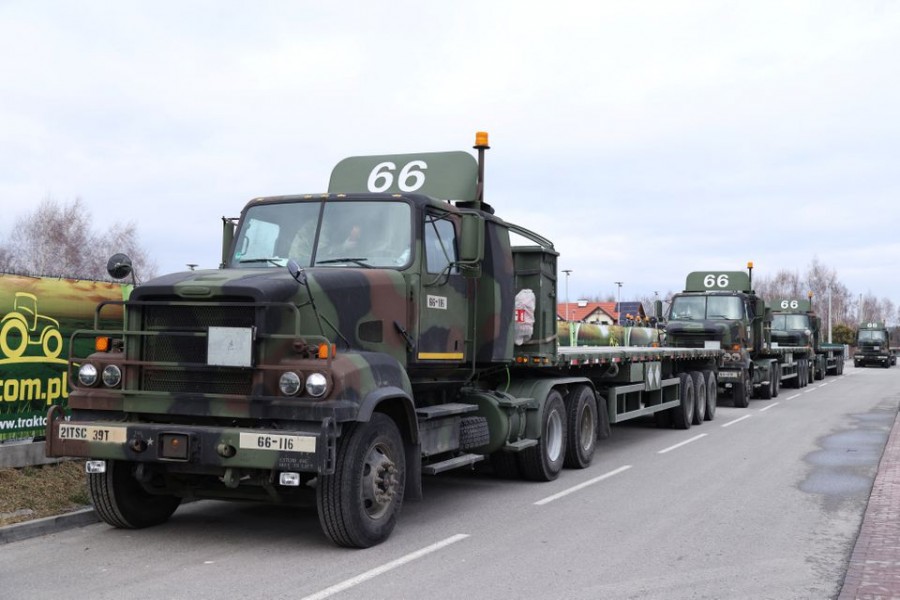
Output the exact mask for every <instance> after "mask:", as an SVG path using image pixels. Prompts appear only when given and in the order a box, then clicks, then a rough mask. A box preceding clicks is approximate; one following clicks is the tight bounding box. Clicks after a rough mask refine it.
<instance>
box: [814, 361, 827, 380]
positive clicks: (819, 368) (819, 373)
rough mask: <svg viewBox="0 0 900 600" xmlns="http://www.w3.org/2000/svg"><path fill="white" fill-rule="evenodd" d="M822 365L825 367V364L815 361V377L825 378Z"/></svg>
mask: <svg viewBox="0 0 900 600" xmlns="http://www.w3.org/2000/svg"><path fill="white" fill-rule="evenodd" d="M824 367H825V365H823V364H822V363H821V362H819V361H816V374H815V378H816V379H825V368H824Z"/></svg>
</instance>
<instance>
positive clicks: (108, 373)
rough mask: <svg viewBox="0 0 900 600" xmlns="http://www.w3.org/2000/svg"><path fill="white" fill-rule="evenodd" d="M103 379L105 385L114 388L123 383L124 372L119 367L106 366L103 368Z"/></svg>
mask: <svg viewBox="0 0 900 600" xmlns="http://www.w3.org/2000/svg"><path fill="white" fill-rule="evenodd" d="M79 375H80V373H79ZM102 377H103V385H105V386H106V387H111V388H114V387H116V386H118V385H119V383H121V381H122V370H121V369H120V368H119V367H118V366H117V365H106V366H105V367H103V375H102Z"/></svg>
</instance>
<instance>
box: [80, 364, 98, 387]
mask: <svg viewBox="0 0 900 600" xmlns="http://www.w3.org/2000/svg"><path fill="white" fill-rule="evenodd" d="M78 381H79V382H80V383H81V385H84V386H87V387H91V386H93V385H94V384H95V383H97V367H95V366H94V365H92V364H91V363H85V364H83V365H81V367H80V368H79V369H78Z"/></svg>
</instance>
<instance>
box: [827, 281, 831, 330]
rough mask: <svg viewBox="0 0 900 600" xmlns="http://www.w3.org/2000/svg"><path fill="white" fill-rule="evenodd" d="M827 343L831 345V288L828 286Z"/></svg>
mask: <svg viewBox="0 0 900 600" xmlns="http://www.w3.org/2000/svg"><path fill="white" fill-rule="evenodd" d="M828 343H829V344H830V343H831V286H830V285H829V286H828Z"/></svg>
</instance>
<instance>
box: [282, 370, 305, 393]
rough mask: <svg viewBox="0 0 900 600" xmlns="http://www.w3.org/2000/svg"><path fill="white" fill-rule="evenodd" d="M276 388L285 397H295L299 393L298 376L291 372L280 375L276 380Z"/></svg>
mask: <svg viewBox="0 0 900 600" xmlns="http://www.w3.org/2000/svg"><path fill="white" fill-rule="evenodd" d="M278 388H279V389H280V390H281V393H282V394H284V395H285V396H296V395H297V392H299V391H300V376H299V375H297V374H296V373H294V372H293V371H287V372H285V373H282V374H281V378H280V379H279V380H278Z"/></svg>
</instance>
